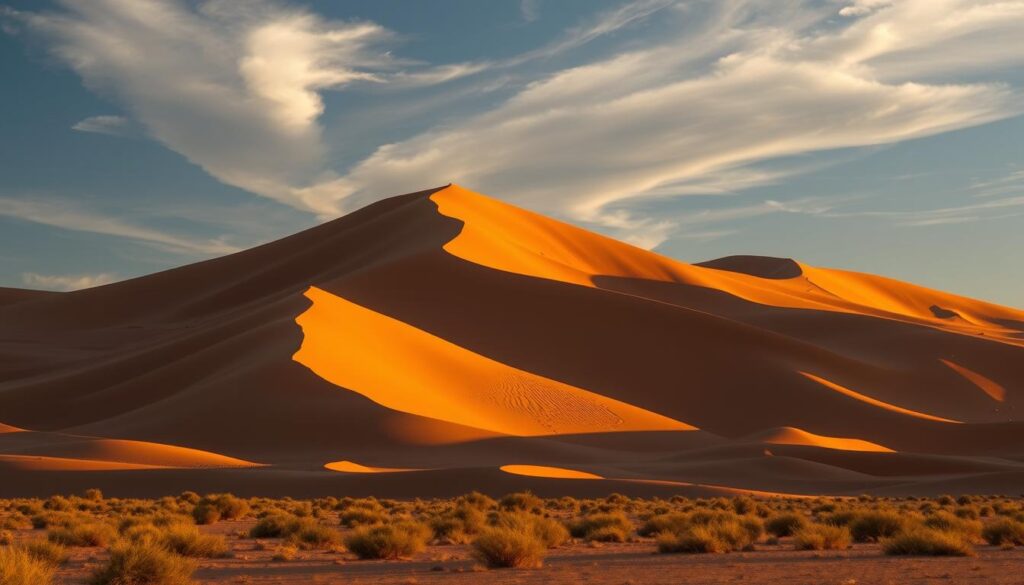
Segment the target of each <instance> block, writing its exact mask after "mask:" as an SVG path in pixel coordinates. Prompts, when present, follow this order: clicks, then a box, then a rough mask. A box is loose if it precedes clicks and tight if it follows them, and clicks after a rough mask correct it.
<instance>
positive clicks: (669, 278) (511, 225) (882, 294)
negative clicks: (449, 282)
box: [430, 185, 1024, 345]
mask: <svg viewBox="0 0 1024 585" xmlns="http://www.w3.org/2000/svg"><path fill="white" fill-rule="evenodd" d="M430 199H431V200H432V201H433V202H434V203H435V204H436V205H437V207H438V212H439V213H440V214H441V215H444V216H446V217H451V218H454V219H457V220H460V221H461V222H462V223H463V228H462V230H461V231H460V233H459V235H458V236H456V237H455V238H454V239H452V240H451V241H449V242H448V243H447V244H445V245H444V250H445V251H446V252H448V253H449V254H452V255H454V256H457V257H459V258H461V259H463V260H466V261H468V262H473V263H474V264H479V265H481V266H486V267H489V268H493V269H496V270H502V271H505V272H512V273H516V274H522V275H526V276H533V277H537V278H545V279H549V280H558V281H561V282H566V283H570V284H576V285H580V286H586V287H591V288H599V287H598V286H597V285H596V284H595V283H594V280H593V279H594V278H595V277H598V276H612V277H624V278H640V279H646V280H655V281H661V282H674V283H680V284H687V285H693V286H699V287H703V288H709V289H713V290H719V291H722V292H725V293H728V294H730V295H733V296H736V297H739V298H741V299H744V300H747V301H750V302H754V303H758V304H762V305H768V306H774V307H780V308H792V309H813V310H822V311H831V312H841V313H854V314H862V315H870V316H874V317H880V318H886V319H896V320H901V321H907V322H912V323H916V324H921V325H927V326H930V327H935V328H940V329H944V330H950V331H956V332H959V333H967V334H979V333H984V334H985V335H986V337H987V338H989V339H997V340H999V341H1002V342H1005V343H1012V344H1014V345H1024V340H1022V339H1020V338H1019V337H1018V336H1019V334H1020V331H1018V330H1015V329H1012V328H1010V327H1007V326H1006V325H1005V324H1006V323H1009V322H1024V311H1019V310H1016V309H1011V308H1008V307H1002V306H999V305H994V304H992V303H987V302H984V301H979V300H975V299H970V298H967V297H961V296H957V295H953V294H949V293H944V292H941V291H936V290H932V289H928V288H925V287H921V286H917V285H913V284H909V283H904V282H900V281H897V280H893V279H889V278H884V277H880V276H873V275H870V274H862V273H857V272H850V271H845V270H836V269H828V268H816V267H813V266H808V265H806V264H803V263H800V262H794V264H795V265H796V267H797V269H798V270H799V272H800V274H799V275H795V276H791V277H789V278H764V277H763V276H758V275H756V274H747V273H744V272H735V271H729V270H721V269H718V268H715V267H714V264H713V263H709V264H710V265H708V266H698V265H691V264H686V263H683V262H679V261H676V260H672V259H671V258H666V257H664V256H660V255H658V254H655V253H652V252H649V251H647V250H642V249H640V248H637V247H635V246H631V245H629V244H626V243H623V242H620V241H617V240H613V239H611V238H607V237H604V236H601V235H598V234H594V233H592V232H588V231H586V230H583V229H580V228H577V227H575V226H571V225H569V224H566V223H563V222H560V221H557V220H554V219H550V218H547V217H544V216H542V215H539V214H536V213H532V212H529V211H526V210H524V209H520V208H517V207H514V206H512V205H509V204H506V203H503V202H501V201H498V200H495V199H492V198H490V197H485V196H483V195H480V194H477V193H474V192H472V191H469V190H467V189H464V188H462V187H460V186H458V185H449V186H448V187H445V188H443V189H441V190H439V191H436V192H434V193H433V194H432V195H431V196H430ZM776 260H778V259H776ZM795 271H796V270H794V273H795ZM934 307H944V308H948V309H949V310H951V311H952V312H954V313H955V314H956V315H957V318H955V319H948V318H944V317H940V316H939V315H937V314H936V313H935V311H934V309H933V308H934Z"/></svg>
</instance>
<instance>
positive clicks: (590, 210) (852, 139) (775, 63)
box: [335, 0, 1024, 241]
mask: <svg viewBox="0 0 1024 585" xmlns="http://www.w3.org/2000/svg"><path fill="white" fill-rule="evenodd" d="M908 4H911V5H916V6H917V8H918V9H919V10H920V9H923V8H924V6H925V5H929V6H930V2H925V1H924V0H910V1H908V2H904V3H901V6H906V5H908ZM978 4H979V3H968V2H955V1H950V2H946V3H945V4H944V6H945V12H944V17H945V18H946V19H947V20H952V21H956V22H966V21H968V20H971V19H972V18H973V17H972V16H971V14H972V13H974V12H976V11H977V10H978V9H979V7H978ZM1022 4H1024V3H1022ZM717 6H721V7H720V8H718V9H713V10H712V12H711V13H709V14H707V15H706V17H705V18H706V19H707V22H702V23H700V25H699V26H691V27H690V28H693V29H696V30H699V31H702V32H700V33H697V34H700V35H701V38H700V42H699V43H698V42H695V39H694V37H692V36H689V35H683V36H682V37H673V38H669V39H667V40H663V41H661V42H659V43H656V44H654V45H653V46H649V47H646V48H642V49H637V50H632V51H629V52H625V53H620V54H617V55H613V56H611V57H609V58H607V59H605V60H601V61H598V62H594V63H589V64H586V65H582V66H579V67H574V68H570V69H566V70H562V71H559V72H557V73H555V74H553V75H551V76H550V77H548V78H546V79H543V80H540V81H537V82H535V83H533V84H531V85H529V86H527V87H526V88H525V89H524V90H523V91H521V92H520V93H518V94H517V95H515V96H513V97H512V98H510V99H509V100H508V101H506V102H505V103H502V104H500V105H499V106H497V107H496V108H494V109H492V110H491V111H488V112H485V113H483V114H480V115H477V116H473V117H470V118H467V119H464V120H462V121H460V122H457V123H454V124H449V125H446V126H444V127H439V128H435V129H433V130H431V131H428V132H426V133H424V134H422V135H419V136H415V137H412V138H410V139H407V140H403V141H399V142H396V143H393V144H387V145H384V146H382V147H380V148H379V149H378V150H377V151H376V152H374V153H373V154H372V155H371V156H369V157H368V158H366V159H365V160H363V161H361V162H360V163H359V164H357V165H356V166H354V167H353V168H352V169H351V170H350V171H349V172H348V173H347V174H346V175H345V176H343V177H342V178H340V179H339V180H338V181H337V182H336V184H335V188H336V189H337V190H343V191H345V192H346V196H347V197H350V198H351V200H352V201H353V202H356V203H361V202H363V201H365V200H368V199H372V198H373V197H374V196H375V195H376V194H377V193H400V192H406V191H411V190H414V189H416V188H421V187H422V186H424V185H433V184H443V183H445V182H448V181H455V182H458V183H462V184H464V185H467V186H469V187H472V188H477V189H479V190H482V191H484V192H489V193H494V194H496V195H499V196H503V197H506V198H509V199H512V200H513V201H515V202H517V203H519V204H523V205H526V206H528V207H530V208H533V209H535V210H538V211H541V212H546V213H552V214H555V215H559V216H562V217H565V218H567V219H569V220H571V221H576V222H578V223H583V224H593V225H596V226H604V227H606V228H608V231H610V232H611V233H613V235H617V236H619V237H632V238H637V237H644V238H646V239H648V240H649V241H656V240H658V238H647V236H646V235H640V236H638V235H637V234H636V233H634V232H637V231H640V232H644V231H650V230H651V229H652V228H651V227H650V226H651V224H650V223H644V222H643V221H642V220H641V219H638V218H634V219H633V220H631V221H629V222H626V221H623V219H622V218H623V217H624V215H629V213H628V210H627V211H623V209H624V208H625V207H626V206H627V205H628V204H629V203H630V202H640V201H644V200H645V199H649V198H651V197H665V196H668V195H667V192H668V190H667V189H666V186H671V185H673V184H675V185H680V184H686V183H687V182H696V183H697V184H700V183H707V182H709V180H710V181H712V182H713V179H714V177H716V176H721V175H722V174H723V173H725V174H728V173H731V174H733V175H739V174H741V173H738V171H737V170H738V169H743V168H744V167H747V166H749V165H752V164H755V163H757V162H759V161H764V160H770V159H777V158H779V157H786V156H793V155H798V154H802V153H810V152H819V151H825V150H832V149H842V148H851V147H864V146H871V145H880V144H887V143H893V142H897V141H903V140H909V139H913V138H919V137H923V136H929V135H933V134H937V133H941V132H947V131H950V130H954V129H958V128H964V127H969V126H974V125H978V124H983V123H986V122H990V121H993V120H998V119H1001V118H1005V117H1008V116H1012V115H1015V114H1018V113H1020V111H1021V103H1022V101H1021V97H1020V94H1019V93H1018V92H1017V91H1016V90H1015V89H1014V88H1012V87H1010V86H1008V85H1006V84H1002V83H997V82H987V83H982V82H975V83H926V82H920V81H917V80H915V79H912V78H908V79H899V80H893V81H880V80H879V79H880V77H884V76H885V74H886V73H887V71H886V69H885V67H884V66H883V65H878V64H876V62H880V61H878V60H879V59H880V58H881V57H884V56H886V55H889V54H892V53H894V52H897V51H899V50H901V49H903V48H905V47H907V46H911V45H912V46H915V47H918V48H925V49H928V50H929V51H938V50H939V49H940V48H941V46H942V44H943V43H944V42H946V41H947V40H948V39H947V38H946V37H945V36H944V35H943V34H942V32H941V31H942V30H945V31H946V32H948V33H949V34H954V35H958V34H959V32H958V31H959V29H958V28H957V27H951V28H945V29H942V28H940V30H939V31H938V32H937V31H928V32H927V33H926V32H923V31H922V30H921V29H922V28H924V27H921V26H913V27H909V28H907V29H906V30H907V31H908V32H910V33H913V34H918V35H921V37H922V38H910V39H906V40H903V41H900V42H892V43H888V44H883V45H879V44H877V43H875V44H873V43H871V42H869V41H870V38H868V37H871V36H872V35H875V34H876V33H877V30H878V29H877V27H878V26H881V25H882V24H883V23H884V22H885V20H884V18H885V17H886V15H887V14H889V16H891V18H892V21H891V24H892V25H893V26H894V27H897V29H898V27H901V26H904V25H905V24H906V23H907V18H906V14H907V9H906V8H901V10H900V11H899V12H898V13H893V14H890V13H889V11H892V10H895V9H894V8H886V7H884V6H883V7H880V8H878V10H877V11H875V12H873V13H872V14H871V15H870V16H868V17H866V18H863V19H860V20H856V21H854V24H852V25H849V26H855V27H858V28H857V29H856V31H857V32H856V34H854V32H851V29H842V28H840V29H838V30H836V29H835V28H830V27H824V24H823V23H825V22H826V21H827V20H828V19H829V18H830V16H829V15H830V14H834V12H831V10H824V9H822V10H818V11H815V10H814V9H813V8H812V7H810V5H807V6H804V5H800V6H801V7H800V9H799V10H790V11H787V10H779V11H773V10H763V11H762V10H759V9H758V7H757V6H756V3H741V2H731V3H721V4H720V5H717ZM1005 12H1007V13H1009V12H1012V11H1005ZM680 14H682V15H684V16H685V17H686V18H691V19H692V18H695V17H696V16H695V15H694V14H693V13H692V11H682V12H679V13H678V14H676V17H681V16H680ZM869 19H875V20H874V21H873V22H874V27H863V26H860V25H861V24H862V23H864V22H866V21H867V20H869ZM985 22H987V19H986V20H985ZM1016 24H1017V25H1019V26H1024V18H1022V19H1020V20H1018V21H1017V22H1016ZM1004 25H1005V23H1001V24H1000V27H1002V26H1004ZM858 35H859V36H858ZM865 47H870V50H865ZM1018 47H1019V48H1018V49H1011V48H1009V47H1008V46H1007V47H1005V48H1004V51H1005V52H1007V53H1021V54H1024V46H1022V45H1020V44H1019V43H1018ZM702 63H703V65H701V64H702ZM899 69H900V70H905V68H904V67H900V68H899ZM744 181H745V183H744V184H743V185H740V187H741V188H744V187H749V186H751V185H753V184H756V181H750V180H749V177H744ZM718 188H719V189H727V188H728V187H727V185H719V187H718ZM612 210H614V213H612ZM656 229H657V230H660V231H661V232H664V229H663V226H662V225H660V224H659V225H658V227H657V228H656ZM660 235H661V236H664V233H661V234H660Z"/></svg>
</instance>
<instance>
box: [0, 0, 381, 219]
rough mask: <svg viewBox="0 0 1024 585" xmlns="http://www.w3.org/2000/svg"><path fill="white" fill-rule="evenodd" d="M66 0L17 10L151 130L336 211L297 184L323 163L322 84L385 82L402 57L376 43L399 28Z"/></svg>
mask: <svg viewBox="0 0 1024 585" xmlns="http://www.w3.org/2000/svg"><path fill="white" fill-rule="evenodd" d="M60 3H61V5H62V7H63V8H64V10H62V11H60V12H40V13H27V12H20V13H16V17H17V19H18V20H19V21H21V22H23V23H25V24H26V25H27V26H28V27H29V29H30V30H32V31H34V32H36V33H37V34H41V35H43V36H45V38H46V39H48V41H49V42H50V43H51V44H52V48H53V51H54V52H55V54H56V55H57V56H58V57H59V58H60V59H62V60H63V61H64V62H66V63H67V64H68V65H69V66H70V67H71V68H73V69H74V70H75V71H76V72H77V73H78V74H79V75H80V76H81V77H82V79H83V80H84V82H85V83H86V85H87V86H89V87H90V88H92V89H94V90H95V91H97V92H99V93H102V94H104V95H108V96H110V97H112V98H113V99H115V100H117V101H118V102H120V103H121V104H122V105H123V107H124V108H125V110H126V111H127V112H128V113H129V114H130V115H131V116H132V117H133V118H135V119H137V120H138V121H139V122H140V123H141V124H142V126H143V127H144V128H145V129H146V131H147V132H148V133H149V134H150V135H152V136H153V137H154V138H156V139H157V140H159V141H160V142H162V143H163V144H164V145H166V146H167V147H169V148H171V149H172V150H175V151H177V152H179V153H181V154H182V155H184V156H185V157H186V158H188V159H189V160H190V161H192V162H193V163H195V164H198V165H200V166H202V167H203V168H204V169H205V170H206V171H207V172H209V173H210V174H211V175H213V176H214V177H216V178H217V179H219V180H221V181H223V182H225V183H228V184H230V185H234V186H237V187H241V188H243V189H246V190H248V191H251V192H253V193H257V194H260V195H264V196H266V197H270V198H272V199H275V200H277V201H280V202H282V203H285V204H288V205H293V206H296V207H304V208H309V209H310V210H311V211H314V212H319V213H324V212H327V213H329V212H332V211H333V210H334V207H333V206H332V201H331V199H330V197H325V198H324V199H322V200H317V201H310V200H307V199H303V198H301V197H298V196H297V195H296V194H295V190H296V189H299V188H302V187H306V186H308V185H309V184H310V183H311V182H313V181H315V180H317V178H318V177H319V176H321V174H322V173H323V172H324V157H325V154H326V147H325V145H324V144H323V142H322V140H321V136H320V134H321V128H320V127H319V125H318V123H317V119H318V118H319V116H320V114H321V113H322V112H323V109H324V104H323V100H322V98H321V92H323V91H325V90H329V89H336V88H339V87H343V86H345V85H348V84H351V83H354V82H357V81H375V80H379V79H380V78H379V76H377V75H376V74H375V73H374V72H373V71H374V70H379V69H384V68H388V67H391V66H392V63H391V60H390V58H388V57H387V55H386V54H384V53H381V54H376V53H374V52H373V51H372V47H373V45H375V44H376V43H379V42H381V41H382V40H385V39H388V38H389V37H390V33H388V32H387V31H386V30H384V29H383V28H381V27H379V26H377V25H375V24H373V23H368V22H341V21H330V20H326V19H323V18H320V17H318V16H316V15H314V14H312V13H310V12H308V11H304V10H301V9H297V8H288V7H284V6H281V5H278V4H276V3H274V2H270V1H261V0H244V1H233V2H229V1H226V0H208V1H205V2H201V3H200V4H198V5H197V6H196V7H194V8H193V7H191V6H190V5H189V4H188V3H185V2H182V1H178V0H61V2H60ZM8 16H10V13H9V14H8ZM91 120H92V122H90V123H87V124H86V128H88V129H90V130H92V131H96V130H97V129H98V128H107V127H108V126H104V125H102V124H100V125H97V124H96V122H97V120H96V119H91ZM87 122H88V121H87ZM79 129H83V128H79Z"/></svg>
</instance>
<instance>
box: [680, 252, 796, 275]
mask: <svg viewBox="0 0 1024 585" xmlns="http://www.w3.org/2000/svg"><path fill="white" fill-rule="evenodd" d="M696 265H697V266H703V267H704V268H714V269H715V270H725V271H727V272H739V273H740V274H748V275H750V276H756V277H758V278H768V279H771V280H786V279H789V278H796V277H798V276H801V275H803V273H804V271H803V269H802V268H800V264H799V263H797V262H796V261H795V260H793V259H791V258H773V257H771V256H743V255H740V256H725V257H724V258H718V259H716V260H708V261H707V262H698V263H697V264H696Z"/></svg>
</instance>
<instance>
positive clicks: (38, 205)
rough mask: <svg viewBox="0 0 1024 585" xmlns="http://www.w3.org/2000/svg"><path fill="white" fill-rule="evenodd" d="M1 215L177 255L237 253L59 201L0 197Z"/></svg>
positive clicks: (211, 242)
mask: <svg viewBox="0 0 1024 585" xmlns="http://www.w3.org/2000/svg"><path fill="white" fill-rule="evenodd" d="M0 216H6V217H12V218H15V219H20V220H22V221H30V222H33V223H37V224H41V225H47V226H51V227H57V228H61V229H66V230H72V231H79V232H88V233H94V234H103V235H107V236H116V237H121V238H128V239H132V240H136V241H140V242H144V243H147V244H150V245H154V246H157V247H159V248H162V249H165V250H170V251H173V252H179V253H188V254H199V255H204V256H210V255H222V254H230V253H232V252H237V251H238V248H237V247H235V246H232V245H230V244H227V243H226V242H224V241H223V240H222V239H213V240H205V239H198V238H197V239H193V238H188V237H182V236H177V235H174V234H170V233H167V232H164V231H161V230H157V229H153V228H150V227H146V226H142V225H136V224H133V223H130V222H127V221H125V220H123V219H119V218H116V217H110V216H105V215H101V214H98V213H94V212H89V211H85V210H82V209H78V208H77V207H76V206H75V205H74V204H73V203H71V202H69V201H61V200H44V199H40V198H39V197H33V198H32V199H31V200H30V199H13V198H0Z"/></svg>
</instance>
